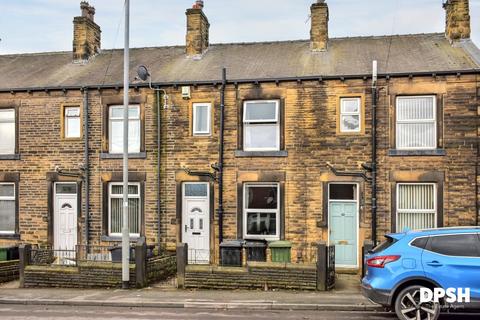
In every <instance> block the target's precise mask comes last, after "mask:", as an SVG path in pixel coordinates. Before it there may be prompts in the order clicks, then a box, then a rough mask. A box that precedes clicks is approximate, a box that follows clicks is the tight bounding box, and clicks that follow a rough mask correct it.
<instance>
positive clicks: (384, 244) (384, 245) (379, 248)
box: [371, 236, 397, 253]
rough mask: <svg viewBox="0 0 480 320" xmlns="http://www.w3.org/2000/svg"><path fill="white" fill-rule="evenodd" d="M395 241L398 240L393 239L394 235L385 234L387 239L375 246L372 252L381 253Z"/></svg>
mask: <svg viewBox="0 0 480 320" xmlns="http://www.w3.org/2000/svg"><path fill="white" fill-rule="evenodd" d="M395 242H397V240H395V239H393V238H392V237H389V236H385V241H383V242H382V243H380V244H379V245H378V246H376V247H375V248H373V250H372V251H371V253H379V252H382V251H383V250H385V249H387V248H389V247H391V246H392V245H393V244H394V243H395Z"/></svg>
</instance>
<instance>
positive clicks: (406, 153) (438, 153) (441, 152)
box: [388, 149, 447, 157]
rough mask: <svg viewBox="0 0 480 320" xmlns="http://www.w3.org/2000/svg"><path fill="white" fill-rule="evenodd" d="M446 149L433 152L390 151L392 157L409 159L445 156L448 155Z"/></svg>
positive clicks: (433, 150)
mask: <svg viewBox="0 0 480 320" xmlns="http://www.w3.org/2000/svg"><path fill="white" fill-rule="evenodd" d="M446 154H447V153H446V151H445V149H432V150H398V149H390V150H388V155H389V156H390V157H408V156H436V157H439V156H444V155H446Z"/></svg>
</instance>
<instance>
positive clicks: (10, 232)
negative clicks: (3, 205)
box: [0, 181, 18, 236]
mask: <svg viewBox="0 0 480 320" xmlns="http://www.w3.org/2000/svg"><path fill="white" fill-rule="evenodd" d="M0 185H11V186H12V187H13V196H0V200H3V201H13V202H14V205H15V209H14V211H13V216H14V220H15V226H14V230H1V229H0V236H3V235H7V236H11V235H15V234H16V233H17V224H18V221H17V220H18V215H17V207H18V202H17V201H18V200H17V199H18V197H17V184H16V183H15V182H7V181H1V182H0Z"/></svg>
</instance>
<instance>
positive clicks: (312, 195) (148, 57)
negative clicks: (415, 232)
mask: <svg viewBox="0 0 480 320" xmlns="http://www.w3.org/2000/svg"><path fill="white" fill-rule="evenodd" d="M439 2H440V1H439ZM439 5H440V4H439ZM444 8H445V11H446V29H445V30H444V32H441V33H432V34H409V35H392V36H371V37H352V38H329V36H328V21H329V16H330V15H333V14H334V13H332V12H329V9H328V5H327V3H326V2H325V1H323V0H319V1H315V3H313V4H312V5H311V8H310V9H311V34H310V39H309V40H295V41H280V42H256V43H230V44H210V43H209V28H210V24H209V22H208V19H207V16H206V14H205V11H204V7H203V1H196V3H195V4H194V6H193V8H189V9H187V11H186V19H187V30H186V32H187V33H186V45H181V46H171V47H152V48H136V49H132V50H131V66H132V71H131V77H130V78H131V90H130V104H131V105H130V107H129V124H130V126H129V127H130V128H129V131H130V132H129V134H130V137H129V152H130V161H129V163H130V171H129V181H130V187H129V190H128V193H129V206H130V207H129V217H130V224H129V228H130V233H131V237H132V239H135V238H138V237H145V239H146V240H147V243H160V244H162V245H163V247H165V248H167V249H169V250H174V249H175V247H176V245H177V244H178V243H181V242H184V243H188V246H189V248H190V250H193V251H196V252H203V253H204V254H203V255H202V258H200V259H198V260H197V261H196V262H201V263H210V264H216V263H218V256H219V255H218V252H219V244H220V243H221V242H222V241H226V240H232V239H244V240H245V239H248V240H262V241H277V240H287V241H289V242H290V243H291V244H292V251H291V253H292V254H291V260H292V262H306V261H308V260H309V259H310V258H309V250H311V248H312V247H313V246H314V244H315V243H317V242H319V241H326V242H328V243H329V244H332V245H335V246H336V265H337V270H338V269H346V270H350V271H351V270H353V271H358V270H359V267H360V266H361V262H360V261H361V248H362V243H363V242H364V241H365V240H371V239H373V240H377V241H379V240H381V238H382V237H383V235H384V234H385V233H388V232H395V231H402V230H403V229H404V228H406V227H408V228H432V227H444V226H445V227H447V226H466V225H478V224H479V205H480V198H479V197H480V187H479V182H480V176H479V169H480V167H479V149H478V146H479V112H480V109H479V101H480V51H479V49H478V48H477V47H476V46H475V45H474V44H473V43H472V41H471V40H470V16H469V2H468V0H447V1H446V3H445V4H444ZM306 9H307V8H306ZM81 10H82V14H81V16H78V17H75V18H74V20H73V27H74V33H73V36H74V37H73V52H46V53H32V54H11V55H1V56H0V245H9V244H19V243H31V244H38V245H49V246H52V247H54V248H58V249H69V248H74V247H75V245H76V244H97V245H114V244H118V243H119V242H120V236H121V235H120V233H121V209H122V207H121V205H122V199H121V193H122V186H121V181H122V160H121V157H122V155H121V153H122V151H123V149H122V148H123V147H122V130H123V129H122V123H123V122H122V121H123V120H122V110H123V106H122V104H123V90H122V73H123V67H122V59H123V51H121V50H102V49H101V30H100V26H99V25H97V24H96V23H95V21H94V15H95V9H94V8H93V7H91V6H90V5H89V4H88V3H86V2H82V3H81ZM438 19H441V17H438ZM65 27H67V26H65ZM373 61H377V63H378V80H377V82H376V86H377V87H376V89H375V87H374V89H373V90H372V86H373V85H374V83H373V81H372V80H373V79H372V64H373ZM140 65H144V66H146V67H147V68H148V69H149V71H150V73H151V77H152V78H151V86H152V87H150V85H149V84H148V83H146V82H143V81H140V80H138V79H136V77H135V75H136V72H135V69H136V67H137V66H140ZM223 68H225V70H226V76H225V78H224V77H223V71H222V70H223ZM197 258H198V257H197Z"/></svg>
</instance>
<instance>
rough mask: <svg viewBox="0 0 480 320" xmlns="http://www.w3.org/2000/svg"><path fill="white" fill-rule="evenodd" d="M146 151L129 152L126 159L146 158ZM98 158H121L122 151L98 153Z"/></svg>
mask: <svg viewBox="0 0 480 320" xmlns="http://www.w3.org/2000/svg"><path fill="white" fill-rule="evenodd" d="M146 158H147V153H146V152H138V153H129V154H128V159H146ZM100 159H123V154H122V153H106V152H102V153H100Z"/></svg>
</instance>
